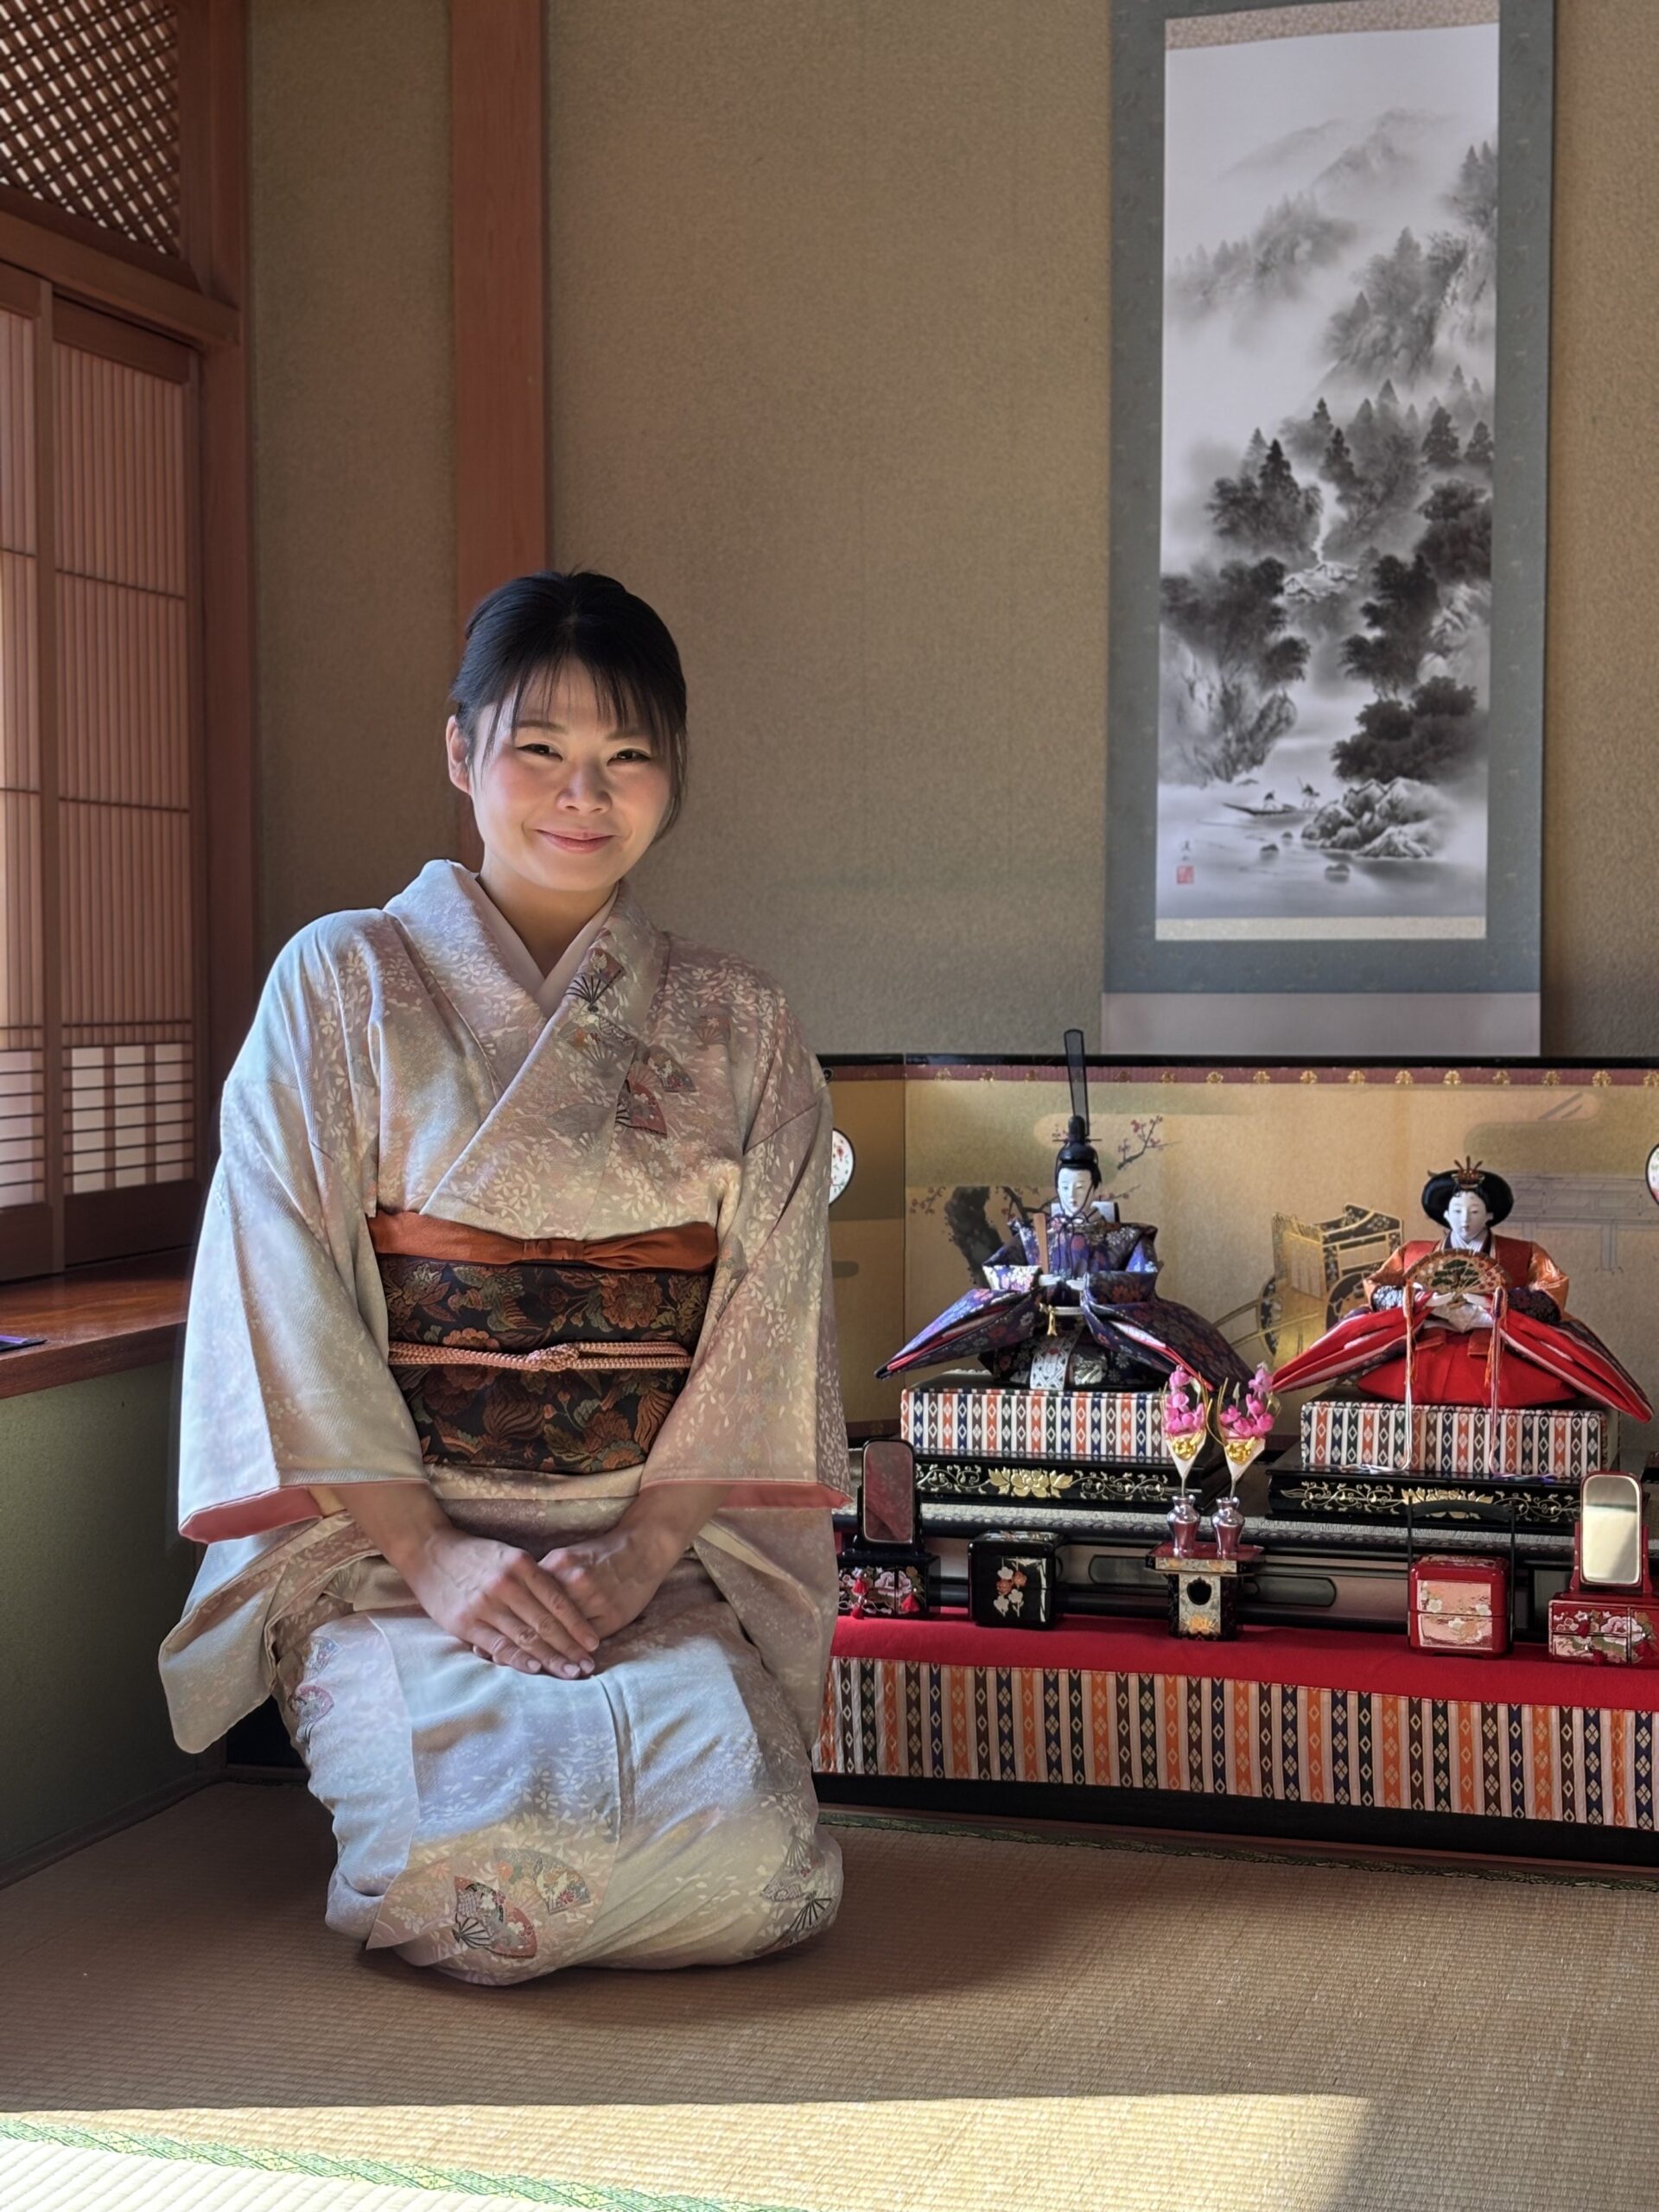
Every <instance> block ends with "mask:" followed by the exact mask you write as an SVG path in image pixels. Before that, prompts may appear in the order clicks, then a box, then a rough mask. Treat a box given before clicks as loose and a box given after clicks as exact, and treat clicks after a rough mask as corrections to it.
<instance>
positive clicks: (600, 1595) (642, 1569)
mask: <svg viewBox="0 0 1659 2212" xmlns="http://www.w3.org/2000/svg"><path fill="white" fill-rule="evenodd" d="M684 1548H685V1547H684V1544H683V1542H680V1541H675V1538H674V1536H673V1535H672V1534H671V1533H670V1532H668V1531H665V1530H664V1529H660V1528H658V1527H655V1526H645V1525H641V1524H639V1523H638V1522H634V1523H632V1524H630V1522H628V1521H627V1520H626V1519H624V1520H621V1521H619V1522H618V1523H617V1525H616V1526H615V1528H614V1529H606V1530H605V1532H604V1533H603V1535H596V1536H584V1537H582V1538H581V1539H580V1540H579V1541H577V1542H575V1543H573V1544H560V1545H559V1546H558V1547H557V1548H556V1549H555V1550H553V1551H550V1552H548V1553H546V1554H544V1555H543V1560H542V1565H543V1567H544V1568H545V1569H546V1571H547V1573H550V1575H552V1576H553V1577H554V1579H555V1580H556V1582H557V1583H558V1585H559V1587H560V1588H561V1590H563V1592H564V1593H565V1595H566V1596H567V1597H568V1598H569V1599H570V1600H571V1601H572V1603H573V1604H575V1605H576V1607H577V1608H578V1609H579V1611H581V1614H582V1618H583V1619H584V1620H585V1621H586V1622H587V1624H588V1627H589V1628H591V1629H593V1630H596V1631H597V1633H598V1634H599V1635H600V1636H601V1637H607V1636H614V1635H615V1634H616V1632H617V1630H619V1629H624V1628H626V1626H627V1625H628V1624H629V1622H630V1621H637V1620H638V1619H639V1616H640V1614H641V1613H643V1612H644V1611H645V1607H646V1606H647V1605H649V1604H650V1603H651V1601H652V1599H653V1598H654V1597H655V1596H656V1595H657V1592H658V1590H660V1589H661V1588H662V1586H663V1583H664V1579H665V1577H666V1576H667V1573H668V1571H669V1569H670V1567H672V1566H673V1564H674V1562H675V1560H677V1558H678V1557H679V1555H680V1554H681V1552H682V1551H683V1549H684Z"/></svg>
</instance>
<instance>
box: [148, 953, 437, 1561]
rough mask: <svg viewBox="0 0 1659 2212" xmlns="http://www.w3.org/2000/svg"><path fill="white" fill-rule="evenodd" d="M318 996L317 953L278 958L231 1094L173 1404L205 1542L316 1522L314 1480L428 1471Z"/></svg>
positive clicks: (329, 1027)
mask: <svg viewBox="0 0 1659 2212" xmlns="http://www.w3.org/2000/svg"><path fill="white" fill-rule="evenodd" d="M290 950H291V949H290ZM319 989H320V986H319V983H318V981H317V977H316V973H315V963H306V962H304V961H302V960H300V959H297V958H290V957H289V956H288V955H284V956H283V958H282V959H281V960H279V963H278V965H277V968H276V969H273V971H272V974H271V976H270V980H269V981H268V982H267V984H266V988H265V994H264V998H263V999H262V1001H261V1003H260V1008H259V1013H258V1015H257V1018H256V1020H255V1024H254V1027H253V1030H252V1032H251V1034H250V1036H249V1038H248V1041H247V1043H246V1044H245V1046H244V1047H243V1050H242V1052H241V1055H240V1056H239V1058H238V1061H237V1064H236V1066H235V1067H234V1068H233V1069H232V1072H231V1075H230V1077H229V1078H228V1080H227V1081H226V1086H225V1092H224V1100H223V1104H222V1107H221V1109H220V1154H219V1163H218V1166H217V1167H216V1169H215V1171H214V1173H213V1181H212V1184H211V1185H210V1186H209V1190H208V1194H207V1209H206V1212H205V1215H204V1217H203V1222H202V1229H201V1236H200V1243H199V1244H198V1247H197V1252H196V1262H195V1268H194V1275H193V1278H192V1282H191V1288H190V1306H189V1314H188V1321H187V1325H186V1329H185V1345H184V1372H183V1383H182V1395H181V1409H180V1439H179V1526H180V1529H181V1533H182V1534H183V1535H186V1536H188V1537H192V1538H194V1540H195V1541H198V1542H202V1543H212V1542H216V1541H219V1540H221V1539H223V1538H226V1537H237V1536H249V1535H259V1534H262V1533H264V1531H266V1530H269V1529H278V1528H282V1527H284V1526H286V1525H288V1524H289V1523H293V1522H302V1521H309V1520H314V1519H315V1518H317V1517H318V1507H317V1504H316V1503H315V1500H314V1498H313V1497H312V1495H311V1491H310V1488H309V1485H310V1484H312V1483H314V1482H317V1483H324V1484H331V1485H332V1484H341V1483H361V1482H409V1481H416V1482H419V1481H422V1480H424V1478H425V1471H424V1469H423V1465H422V1462H421V1452H420V1441H419V1439H418V1437H417V1436H416V1431H415V1425H414V1422H413V1421H412V1420H411V1419H410V1414H409V1409H408V1407H407V1406H406V1404H405V1402H404V1395H403V1393H402V1391H401V1390H400V1389H398V1387H397V1381H396V1379H395V1378H394V1376H393V1375H392V1372H391V1369H390V1367H389V1366H388V1365H387V1363H386V1336H387V1329H386V1311H385V1297H384V1295H383V1293H382V1291H381V1287H380V1278H379V1271H378V1267H377V1265H376V1262H375V1258H374V1253H373V1248H372V1245H371V1243H370V1241H369V1236H368V1224H367V1218H366V1214H365V1203H364V1191H363V1175H362V1172H361V1169H360V1166H358V1165H357V1164H356V1160H357V1154H356V1153H355V1152H354V1150H353V1146H352V1144H351V1142H350V1138H349V1128H350V1111H351V1109H350V1107H349V1105H348V1104H342V1101H346V1100H348V1098H349V1094H350V1088H351V1086H350V1083H349V1079H348V1076H347V1073H346V1068H345V1056H344V1052H343V1048H342V1046H341V1042H340V1024H339V1021H338V1020H337V1018H333V1014H337V1008H336V1009H334V1010H333V1014H331V1010H330V1009H328V1008H327V1007H319V1005H318V1004H317V999H318V995H319ZM321 992H322V994H323V995H325V996H326V995H327V982H326V979H325V980H324V982H322V984H321ZM326 1147H327V1148H326Z"/></svg>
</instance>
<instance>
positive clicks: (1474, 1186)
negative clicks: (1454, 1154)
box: [1452, 1160, 1485, 1191]
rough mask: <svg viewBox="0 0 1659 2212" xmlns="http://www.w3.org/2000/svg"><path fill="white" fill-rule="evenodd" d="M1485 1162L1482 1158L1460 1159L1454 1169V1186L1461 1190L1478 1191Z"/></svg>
mask: <svg viewBox="0 0 1659 2212" xmlns="http://www.w3.org/2000/svg"><path fill="white" fill-rule="evenodd" d="M1484 1169H1485V1162H1484V1160H1459V1161H1458V1162H1457V1163H1456V1165H1455V1166H1453V1168H1452V1187H1453V1188H1454V1189H1455V1190H1459V1191H1478V1189H1479V1188H1480V1182H1481V1176H1482V1174H1483V1173H1484Z"/></svg>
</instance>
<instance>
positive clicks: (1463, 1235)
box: [1446, 1191, 1492, 1244]
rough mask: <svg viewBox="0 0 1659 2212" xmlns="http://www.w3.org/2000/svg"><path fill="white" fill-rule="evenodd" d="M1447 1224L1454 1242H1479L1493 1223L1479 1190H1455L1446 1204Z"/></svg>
mask: <svg viewBox="0 0 1659 2212" xmlns="http://www.w3.org/2000/svg"><path fill="white" fill-rule="evenodd" d="M1491 1225H1492V1217H1491V1213H1490V1212H1489V1211H1488V1210H1487V1205H1486V1201H1485V1200H1484V1198H1482V1197H1481V1195H1480V1192H1478V1191H1453V1192H1452V1195H1451V1197H1450V1198H1448V1199H1447V1200H1446V1227H1447V1229H1448V1230H1450V1231H1451V1232H1452V1243H1454V1244H1478V1243H1482V1242H1483V1241H1484V1238H1485V1235H1486V1231H1487V1230H1489V1229H1490V1228H1491Z"/></svg>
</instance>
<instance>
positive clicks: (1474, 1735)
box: [815, 1611, 1659, 1861]
mask: <svg viewBox="0 0 1659 2212" xmlns="http://www.w3.org/2000/svg"><path fill="white" fill-rule="evenodd" d="M1656 1702H1659V1676H1656V1675H1653V1674H1651V1673H1643V1672H1641V1671H1639V1670H1637V1669H1623V1668H1611V1667H1595V1666H1577V1665H1571V1664H1567V1663H1565V1662H1560V1661H1558V1660H1552V1659H1549V1658H1547V1657H1546V1656H1544V1654H1543V1650H1542V1647H1541V1646H1540V1645H1532V1646H1522V1647H1521V1648H1519V1649H1516V1650H1515V1651H1512V1652H1511V1653H1510V1654H1509V1655H1508V1656H1505V1657H1503V1658H1497V1659H1472V1658H1463V1657H1457V1656H1446V1655H1441V1654H1438V1653H1430V1652H1421V1651H1414V1650H1412V1649H1410V1647H1409V1646H1408V1644H1407V1643H1406V1640H1405V1638H1404V1637H1403V1636H1399V1635H1386V1634H1368V1633H1366V1632H1364V1631H1362V1630H1341V1629H1319V1628H1304V1627H1296V1628H1270V1627H1260V1626H1247V1627H1245V1628H1244V1630H1243V1631H1242V1633H1241V1634H1240V1635H1239V1637H1237V1639H1236V1641H1233V1642H1230V1643H1198V1642H1191V1641H1187V1640H1185V1639H1177V1638H1174V1637H1170V1636H1168V1635H1167V1634H1166V1633H1165V1632H1164V1630H1163V1628H1162V1627H1161V1625H1154V1624H1150V1623H1147V1622H1145V1621H1141V1620H1133V1619H1126V1618H1119V1617H1112V1618H1102V1617H1100V1616H1095V1615H1071V1616H1068V1617H1067V1618H1065V1619H1063V1620H1062V1621H1061V1622H1060V1623H1059V1624H1058V1626H1056V1627H1055V1628H1052V1629H1048V1630H1019V1629H983V1628H977V1627H976V1626H975V1625H974V1624H973V1623H972V1622H971V1621H969V1619H968V1618H967V1616H966V1614H965V1613H960V1612H955V1611H946V1612H943V1613H937V1614H935V1615H933V1616H931V1618H927V1619H925V1620H887V1619H871V1618H865V1619H856V1620H855V1619H851V1618H843V1619H842V1620H840V1621H839V1622H838V1623H837V1624H836V1638H835V1650H834V1658H833V1660H832V1662H831V1667H830V1674H829V1685H828V1689H827V1694H826V1699H825V1706H824V1715H823V1727H822V1731H821V1733H820V1736H819V1740H818V1745H817V1753H816V1760H815V1764H816V1765H817V1770H818V1771H819V1773H820V1774H821V1775H823V1777H825V1778H826V1781H827V1782H829V1785H830V1786H829V1788H827V1789H825V1791H824V1793H823V1794H824V1795H825V1796H833V1797H838V1798H843V1799H844V1798H847V1797H849V1796H856V1795H858V1794H859V1789H854V1788H850V1787H849V1786H848V1785H849V1783H852V1781H853V1780H854V1778H855V1777H856V1778H858V1782H859V1784H860V1787H861V1789H864V1790H866V1791H867V1792H868V1791H869V1786H870V1785H871V1784H873V1783H874V1784H877V1785H880V1784H881V1783H886V1782H888V1781H892V1782H895V1783H899V1782H902V1783H907V1784H909V1785H911V1787H910V1788H909V1789H908V1790H907V1792H906V1796H905V1797H904V1801H903V1802H909V1803H918V1802H925V1795H924V1793H923V1791H922V1790H920V1789H918V1788H917V1786H916V1785H927V1784H934V1785H938V1787H939V1789H940V1790H941V1792H942V1793H943V1792H944V1791H945V1790H947V1789H950V1785H955V1784H984V1783H996V1784H1001V1785H1012V1784H1019V1785H1022V1786H1023V1785H1031V1784H1035V1785H1047V1786H1051V1787H1056V1786H1057V1787H1056V1798H1055V1802H1054V1803H1053V1806H1052V1815H1051V1816H1052V1817H1057V1818H1065V1817H1068V1816H1071V1803H1072V1802H1076V1801H1074V1800H1070V1799H1069V1798H1068V1796H1065V1795H1062V1794H1061V1792H1062V1791H1065V1792H1070V1791H1072V1790H1078V1789H1089V1790H1090V1791H1091V1792H1092V1791H1097V1790H1109V1791H1111V1792H1114V1793H1120V1794H1121V1793H1128V1792H1147V1793H1157V1794H1158V1795H1157V1803H1158V1806H1159V1808H1160V1809H1159V1814H1158V1818H1157V1822H1156V1824H1157V1825H1160V1826H1170V1825H1179V1824H1180V1816H1179V1803H1178V1805H1177V1808H1176V1810H1175V1812H1174V1813H1173V1815H1172V1813H1171V1810H1170V1796H1171V1794H1172V1793H1173V1795H1174V1796H1175V1797H1176V1798H1177V1800H1178V1801H1179V1798H1180V1797H1182V1796H1185V1797H1188V1798H1190V1799H1192V1800H1194V1801H1197V1800H1198V1799H1200V1798H1204V1799H1223V1800H1230V1801H1231V1802H1232V1804H1233V1806H1234V1808H1243V1807H1244V1806H1245V1805H1246V1804H1250V1805H1255V1806H1260V1805H1262V1804H1263V1803H1265V1802H1270V1803H1273V1804H1274V1805H1276V1806H1278V1807H1281V1808H1288V1807H1296V1808H1304V1807H1328V1808H1346V1809H1347V1812H1348V1813H1349V1815H1351V1817H1349V1818H1348V1819H1346V1820H1345V1821H1343V1822H1342V1823H1340V1824H1339V1827H1338V1828H1337V1829H1334V1830H1333V1828H1332V1825H1331V1822H1330V1821H1329V1820H1328V1819H1327V1820H1326V1821H1325V1822H1324V1824H1323V1825H1320V1826H1319V1827H1318V1828H1317V1831H1316V1832H1317V1833H1319V1834H1325V1835H1329V1834H1333V1833H1340V1834H1342V1835H1343V1837H1344V1840H1354V1841H1361V1842H1363V1841H1364V1840H1367V1838H1368V1834H1369V1835H1370V1836H1372V1837H1373V1838H1376V1837H1379V1836H1385V1835H1391V1836H1392V1837H1393V1839H1394V1840H1399V1836H1400V1832H1401V1824H1400V1823H1399V1822H1398V1821H1390V1820H1389V1819H1388V1818H1387V1816H1388V1815H1408V1814H1415V1815H1426V1816H1428V1817H1427V1821H1419V1822H1416V1823H1407V1824H1406V1826H1407V1827H1409V1828H1411V1829H1412V1830H1413V1834H1412V1837H1411V1840H1415V1841H1429V1842H1433V1840H1434V1839H1433V1836H1426V1835H1424V1834H1422V1830H1423V1829H1424V1828H1425V1827H1432V1826H1433V1816H1436V1815H1440V1816H1442V1817H1444V1818H1446V1819H1447V1820H1448V1821H1451V1822H1454V1823H1455V1834H1456V1836H1457V1841H1456V1845H1455V1847H1458V1848H1467V1847H1470V1843H1469V1838H1470V1835H1471V1829H1470V1827H1469V1823H1470V1822H1471V1821H1478V1822H1479V1823H1480V1824H1481V1825H1480V1830H1479V1833H1480V1834H1482V1835H1483V1836H1484V1837H1486V1838H1489V1839H1490V1840H1487V1841H1485V1843H1484V1847H1485V1848H1488V1849H1493V1850H1511V1849H1516V1848H1520V1847H1521V1844H1520V1840H1519V1839H1518V1838H1516V1837H1514V1836H1513V1835H1512V1833H1511V1832H1510V1831H1508V1830H1505V1829H1503V1828H1500V1827H1498V1826H1497V1823H1499V1822H1511V1821H1524V1822H1527V1823H1534V1822H1549V1823H1556V1824H1563V1825H1566V1824H1571V1825H1574V1826H1577V1827H1592V1828H1595V1829H1599V1830H1601V1831H1603V1832H1604V1834H1605V1832H1608V1831H1617V1832H1621V1835H1622V1834H1623V1832H1628V1840H1625V1841H1624V1847H1623V1848H1620V1849H1618V1850H1611V1849H1610V1850H1608V1851H1607V1853H1606V1854H1605V1855H1607V1856H1608V1857H1610V1858H1611V1857H1618V1858H1623V1859H1632V1858H1635V1859H1642V1860H1644V1861H1645V1860H1648V1859H1653V1860H1656V1861H1659V1843H1656V1842H1655V1840H1654V1839H1653V1830H1654V1826H1655V1820H1654V1732H1655V1731H1654V1719H1655V1716H1654V1707H1655V1704H1656ZM872 1794H874V1796H884V1792H883V1791H882V1789H880V1787H879V1786H878V1787H877V1788H876V1789H875V1790H874V1792H873V1793H872ZM950 1794H951V1796H952V1801H953V1802H955V1803H957V1804H958V1805H959V1804H960V1803H961V1802H962V1798H963V1792H962V1791H961V1790H951V1791H950ZM1022 1802H1023V1804H1024V1806H1025V1808H1027V1809H1031V1796H1030V1793H1029V1792H1028V1791H1025V1790H1023V1789H1022ZM1118 1802H1120V1803H1121V1802H1122V1797H1121V1795H1120V1796H1119V1798H1118ZM1131 1802H1133V1801H1131ZM1148 1802H1150V1801H1148ZM1196 1809H1197V1807H1196V1802H1195V1810H1196ZM1207 1809H1209V1811H1210V1813H1211V1817H1209V1818H1206V1819H1205V1820H1204V1821H1202V1822H1199V1823H1197V1824H1198V1825H1202V1826H1205V1827H1216V1826H1217V1825H1219V1824H1220V1823H1218V1822H1217V1820H1216V1819H1215V1817H1214V1816H1213V1815H1214V1810H1215V1808H1207ZM1379 1815H1382V1816H1383V1817H1382V1818H1380V1819H1379V1817H1378V1816H1379ZM1113 1817H1121V1818H1127V1819H1129V1820H1134V1819H1135V1818H1136V1817H1137V1815H1136V1814H1135V1811H1134V1810H1132V1809H1131V1810H1130V1811H1128V1812H1127V1813H1121V1812H1119V1813H1115V1814H1114V1815H1113ZM1139 1817H1141V1818H1147V1817H1148V1816H1147V1815H1140V1816H1139ZM1489 1823H1490V1824H1491V1826H1490V1827H1488V1825H1487V1824H1489ZM1242 1825H1246V1826H1250V1827H1257V1828H1260V1827H1262V1821H1259V1820H1255V1821H1246V1822H1243V1823H1242ZM1274 1828H1275V1831H1276V1832H1281V1833H1292V1834H1294V1833H1297V1832H1298V1829H1297V1826H1296V1822H1295V1821H1294V1819H1286V1820H1282V1821H1275V1822H1274ZM1643 1832H1645V1834H1646V1837H1647V1838H1648V1841H1646V1842H1643V1840H1642V1835H1643ZM1446 1833H1447V1834H1448V1836H1451V1835H1452V1834H1453V1830H1452V1828H1450V1827H1448V1829H1447V1832H1446ZM1614 1840H1615V1838H1614V1836H1613V1835H1611V1834H1605V1841H1606V1842H1607V1843H1608V1844H1610V1845H1611V1844H1612V1843H1613V1842H1614ZM1526 1847H1527V1848H1528V1849H1529V1850H1530V1849H1533V1848H1535V1847H1539V1845H1538V1839H1537V1836H1536V1834H1535V1832H1533V1831H1529V1834H1528V1837H1527V1843H1526ZM1543 1847H1544V1848H1548V1846H1547V1844H1546V1845H1545V1846H1543ZM1574 1855H1578V1856H1585V1855H1594V1854H1592V1853H1586V1851H1585V1849H1584V1848H1583V1847H1582V1846H1581V1845H1580V1847H1579V1848H1578V1849H1577V1851H1576V1852H1575V1854H1574Z"/></svg>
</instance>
